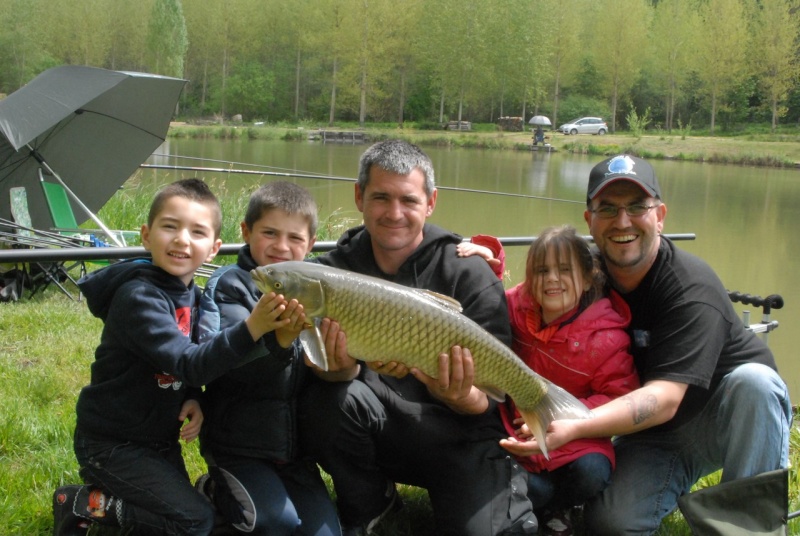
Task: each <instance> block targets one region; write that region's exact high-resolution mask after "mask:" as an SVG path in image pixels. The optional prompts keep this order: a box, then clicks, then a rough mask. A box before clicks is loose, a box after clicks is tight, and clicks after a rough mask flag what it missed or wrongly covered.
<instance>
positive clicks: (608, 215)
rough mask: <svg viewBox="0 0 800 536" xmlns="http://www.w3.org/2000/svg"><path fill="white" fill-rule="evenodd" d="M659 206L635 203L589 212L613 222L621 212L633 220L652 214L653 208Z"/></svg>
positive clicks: (604, 206)
mask: <svg viewBox="0 0 800 536" xmlns="http://www.w3.org/2000/svg"><path fill="white" fill-rule="evenodd" d="M657 206H659V205H645V204H643V203H634V204H633V205H628V206H627V207H615V206H614V205H602V206H600V207H598V208H596V209H594V210H589V212H591V213H592V214H597V217H598V218H601V219H603V220H611V219H614V218H616V217H617V214H619V211H620V210H624V211H625V214H627V215H628V216H630V217H631V218H639V217H641V216H644V215H645V214H647V213H648V212H650V209H651V208H656V207H657Z"/></svg>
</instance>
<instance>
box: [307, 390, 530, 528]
mask: <svg viewBox="0 0 800 536" xmlns="http://www.w3.org/2000/svg"><path fill="white" fill-rule="evenodd" d="M409 378H410V377H409ZM411 381H416V380H413V379H411ZM370 385H373V386H377V390H378V392H377V393H376V392H375V391H374V390H373V389H371V388H370V387H368V386H367V384H365V383H363V382H362V381H360V380H355V381H352V382H342V383H327V382H322V381H315V382H313V383H312V385H311V386H310V387H309V389H308V390H307V391H306V393H305V395H304V396H303V397H302V402H301V403H302V407H301V415H302V417H301V418H300V419H299V420H300V428H301V430H300V432H301V437H302V441H303V445H304V447H305V448H308V449H311V453H312V455H313V456H314V457H315V458H316V459H317V460H318V461H319V463H320V465H321V466H322V468H323V469H325V471H327V472H328V474H330V475H331V477H332V478H333V483H334V487H335V488H336V496H337V505H338V507H339V516H340V518H341V520H342V524H343V525H344V526H349V525H356V524H360V523H365V522H367V521H369V520H370V519H372V518H374V517H375V516H377V515H378V514H380V513H381V511H382V510H383V509H384V508H385V506H386V498H385V497H386V495H385V492H386V486H387V479H388V480H390V481H393V482H400V483H404V484H410V485H413V486H418V487H422V488H425V489H427V491H428V494H429V496H430V499H431V504H432V506H433V514H434V518H435V520H436V528H437V534H452V535H459V536H491V535H495V534H525V533H527V532H526V530H525V529H526V528H527V529H528V530H531V529H532V530H533V533H535V528H536V522H535V517H533V513H532V509H531V504H530V501H529V500H528V498H527V496H526V490H527V482H526V479H527V472H526V471H525V470H524V469H523V468H522V467H521V466H520V465H519V464H517V463H516V461H515V460H514V459H513V458H512V457H510V456H509V455H508V453H507V452H506V451H504V450H503V449H502V448H501V447H500V446H499V444H498V440H499V439H500V438H501V437H504V432H503V429H502V425H501V424H500V420H499V417H498V416H497V415H491V416H486V415H484V416H459V415H456V414H455V413H454V412H452V411H450V410H449V409H447V408H445V407H443V406H441V405H439V404H435V403H431V402H420V403H416V402H409V401H408V400H406V399H404V398H403V397H399V396H398V395H397V394H396V393H393V391H392V390H391V389H389V388H386V389H382V388H381V387H380V385H379V383H378V384H376V383H375V382H372V383H371V384H370ZM490 421H491V422H493V423H495V422H496V426H494V427H493V430H492V431H491V432H490V433H489V432H488V430H487V428H486V427H483V428H482V430H481V431H480V433H477V434H475V433H473V432H474V429H472V428H471V427H470V424H471V423H478V422H480V423H487V422H490Z"/></svg>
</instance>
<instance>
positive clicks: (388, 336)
mask: <svg viewBox="0 0 800 536" xmlns="http://www.w3.org/2000/svg"><path fill="white" fill-rule="evenodd" d="M252 275H253V280H254V282H255V283H256V286H257V287H258V288H259V290H261V291H262V292H264V293H268V292H276V293H278V294H283V296H284V297H285V298H286V299H287V300H291V299H296V300H297V301H298V302H299V303H300V304H302V305H303V308H304V312H305V314H306V317H307V319H309V320H313V321H314V327H312V328H311V329H309V330H304V332H303V334H302V335H301V341H302V342H303V346H304V348H305V350H306V353H307V354H309V359H311V361H312V362H314V364H315V365H317V366H319V367H320V368H322V369H327V357H326V356H325V349H324V344H322V340H321V337H320V334H319V329H318V325H319V322H320V321H321V320H322V319H323V318H330V319H332V320H335V321H336V322H338V323H339V326H340V327H341V330H342V331H343V332H344V333H345V334H346V336H347V351H348V353H349V354H350V355H351V356H352V357H354V358H356V359H360V360H363V361H383V362H389V361H397V362H399V363H403V364H404V365H405V366H407V367H408V368H412V367H415V368H418V369H420V370H421V371H422V372H424V373H425V374H427V375H428V376H431V377H436V376H437V375H438V372H439V361H438V356H439V354H441V353H448V352H449V351H450V349H451V348H452V347H453V346H454V345H459V346H461V347H463V348H469V350H470V352H471V353H472V356H473V362H474V367H475V382H474V383H475V385H476V386H477V387H479V388H480V389H482V390H483V391H485V392H486V393H487V394H488V395H489V396H491V397H492V398H494V399H496V400H499V401H502V400H504V398H505V396H506V395H508V396H510V397H511V398H512V399H514V402H515V404H516V406H517V409H518V410H519V412H520V414H521V415H522V417H523V419H524V420H525V423H526V424H527V425H528V427H529V428H530V429H531V432H532V433H533V435H534V437H536V438H537V440H538V439H539V438H543V437H544V433H545V430H546V429H547V426H548V425H549V424H550V422H551V421H552V420H554V419H559V418H586V417H589V416H591V413H590V412H589V410H588V409H587V408H586V406H584V405H583V404H582V403H581V402H580V401H579V400H577V399H576V398H574V397H573V396H572V395H570V394H569V393H568V392H566V391H564V390H563V389H561V388H560V387H558V386H557V385H555V384H553V383H551V382H550V381H548V380H546V379H545V378H542V377H541V376H539V375H538V374H536V373H535V372H534V371H533V370H532V369H531V368H530V367H528V366H527V365H526V364H525V363H524V362H523V361H522V360H521V359H519V357H517V355H516V354H515V353H514V352H513V351H512V350H511V349H510V348H508V347H507V346H506V345H505V344H503V343H502V342H501V341H500V340H499V339H497V338H496V337H494V336H493V335H492V334H491V333H489V332H487V331H486V330H485V329H483V328H482V327H481V326H480V325H478V324H477V323H475V322H473V321H472V320H471V319H469V318H468V317H466V316H464V315H463V314H461V312H460V308H459V307H458V306H457V304H455V303H449V302H448V301H447V298H444V297H441V296H439V297H437V295H435V294H433V293H430V292H428V291H424V290H420V289H413V288H409V287H405V286H402V285H398V284H395V283H392V282H389V281H384V280H382V279H378V278H375V277H370V276H365V275H361V274H356V273H354V272H348V271H346V270H340V269H338V268H332V267H329V266H323V265H320V264H314V263H308V262H300V261H288V262H282V263H277V264H271V265H269V266H262V267H259V268H257V269H255V270H253V271H252ZM539 446H540V448H541V449H542V452H543V453H544V454H545V456H547V451H546V449H545V448H544V444H543V443H542V442H541V441H539Z"/></svg>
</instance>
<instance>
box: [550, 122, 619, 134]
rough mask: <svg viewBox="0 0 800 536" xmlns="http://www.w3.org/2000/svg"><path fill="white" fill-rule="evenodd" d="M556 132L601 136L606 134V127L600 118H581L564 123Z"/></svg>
mask: <svg viewBox="0 0 800 536" xmlns="http://www.w3.org/2000/svg"><path fill="white" fill-rule="evenodd" d="M558 130H560V131H561V132H563V133H564V134H597V135H598V136H602V135H603V134H605V133H606V132H608V125H607V124H606V122H605V121H603V119H602V118H600V117H581V118H580V119H573V120H572V121H570V122H568V123H564V124H563V125H561V126H560V127H558Z"/></svg>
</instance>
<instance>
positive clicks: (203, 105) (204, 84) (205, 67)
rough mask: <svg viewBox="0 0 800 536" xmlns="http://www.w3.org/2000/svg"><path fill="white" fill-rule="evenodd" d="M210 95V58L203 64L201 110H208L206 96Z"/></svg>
mask: <svg viewBox="0 0 800 536" xmlns="http://www.w3.org/2000/svg"><path fill="white" fill-rule="evenodd" d="M207 94H208V58H206V60H205V61H204V62H203V82H202V84H201V88H200V109H201V110H205V109H206V95H207Z"/></svg>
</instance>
